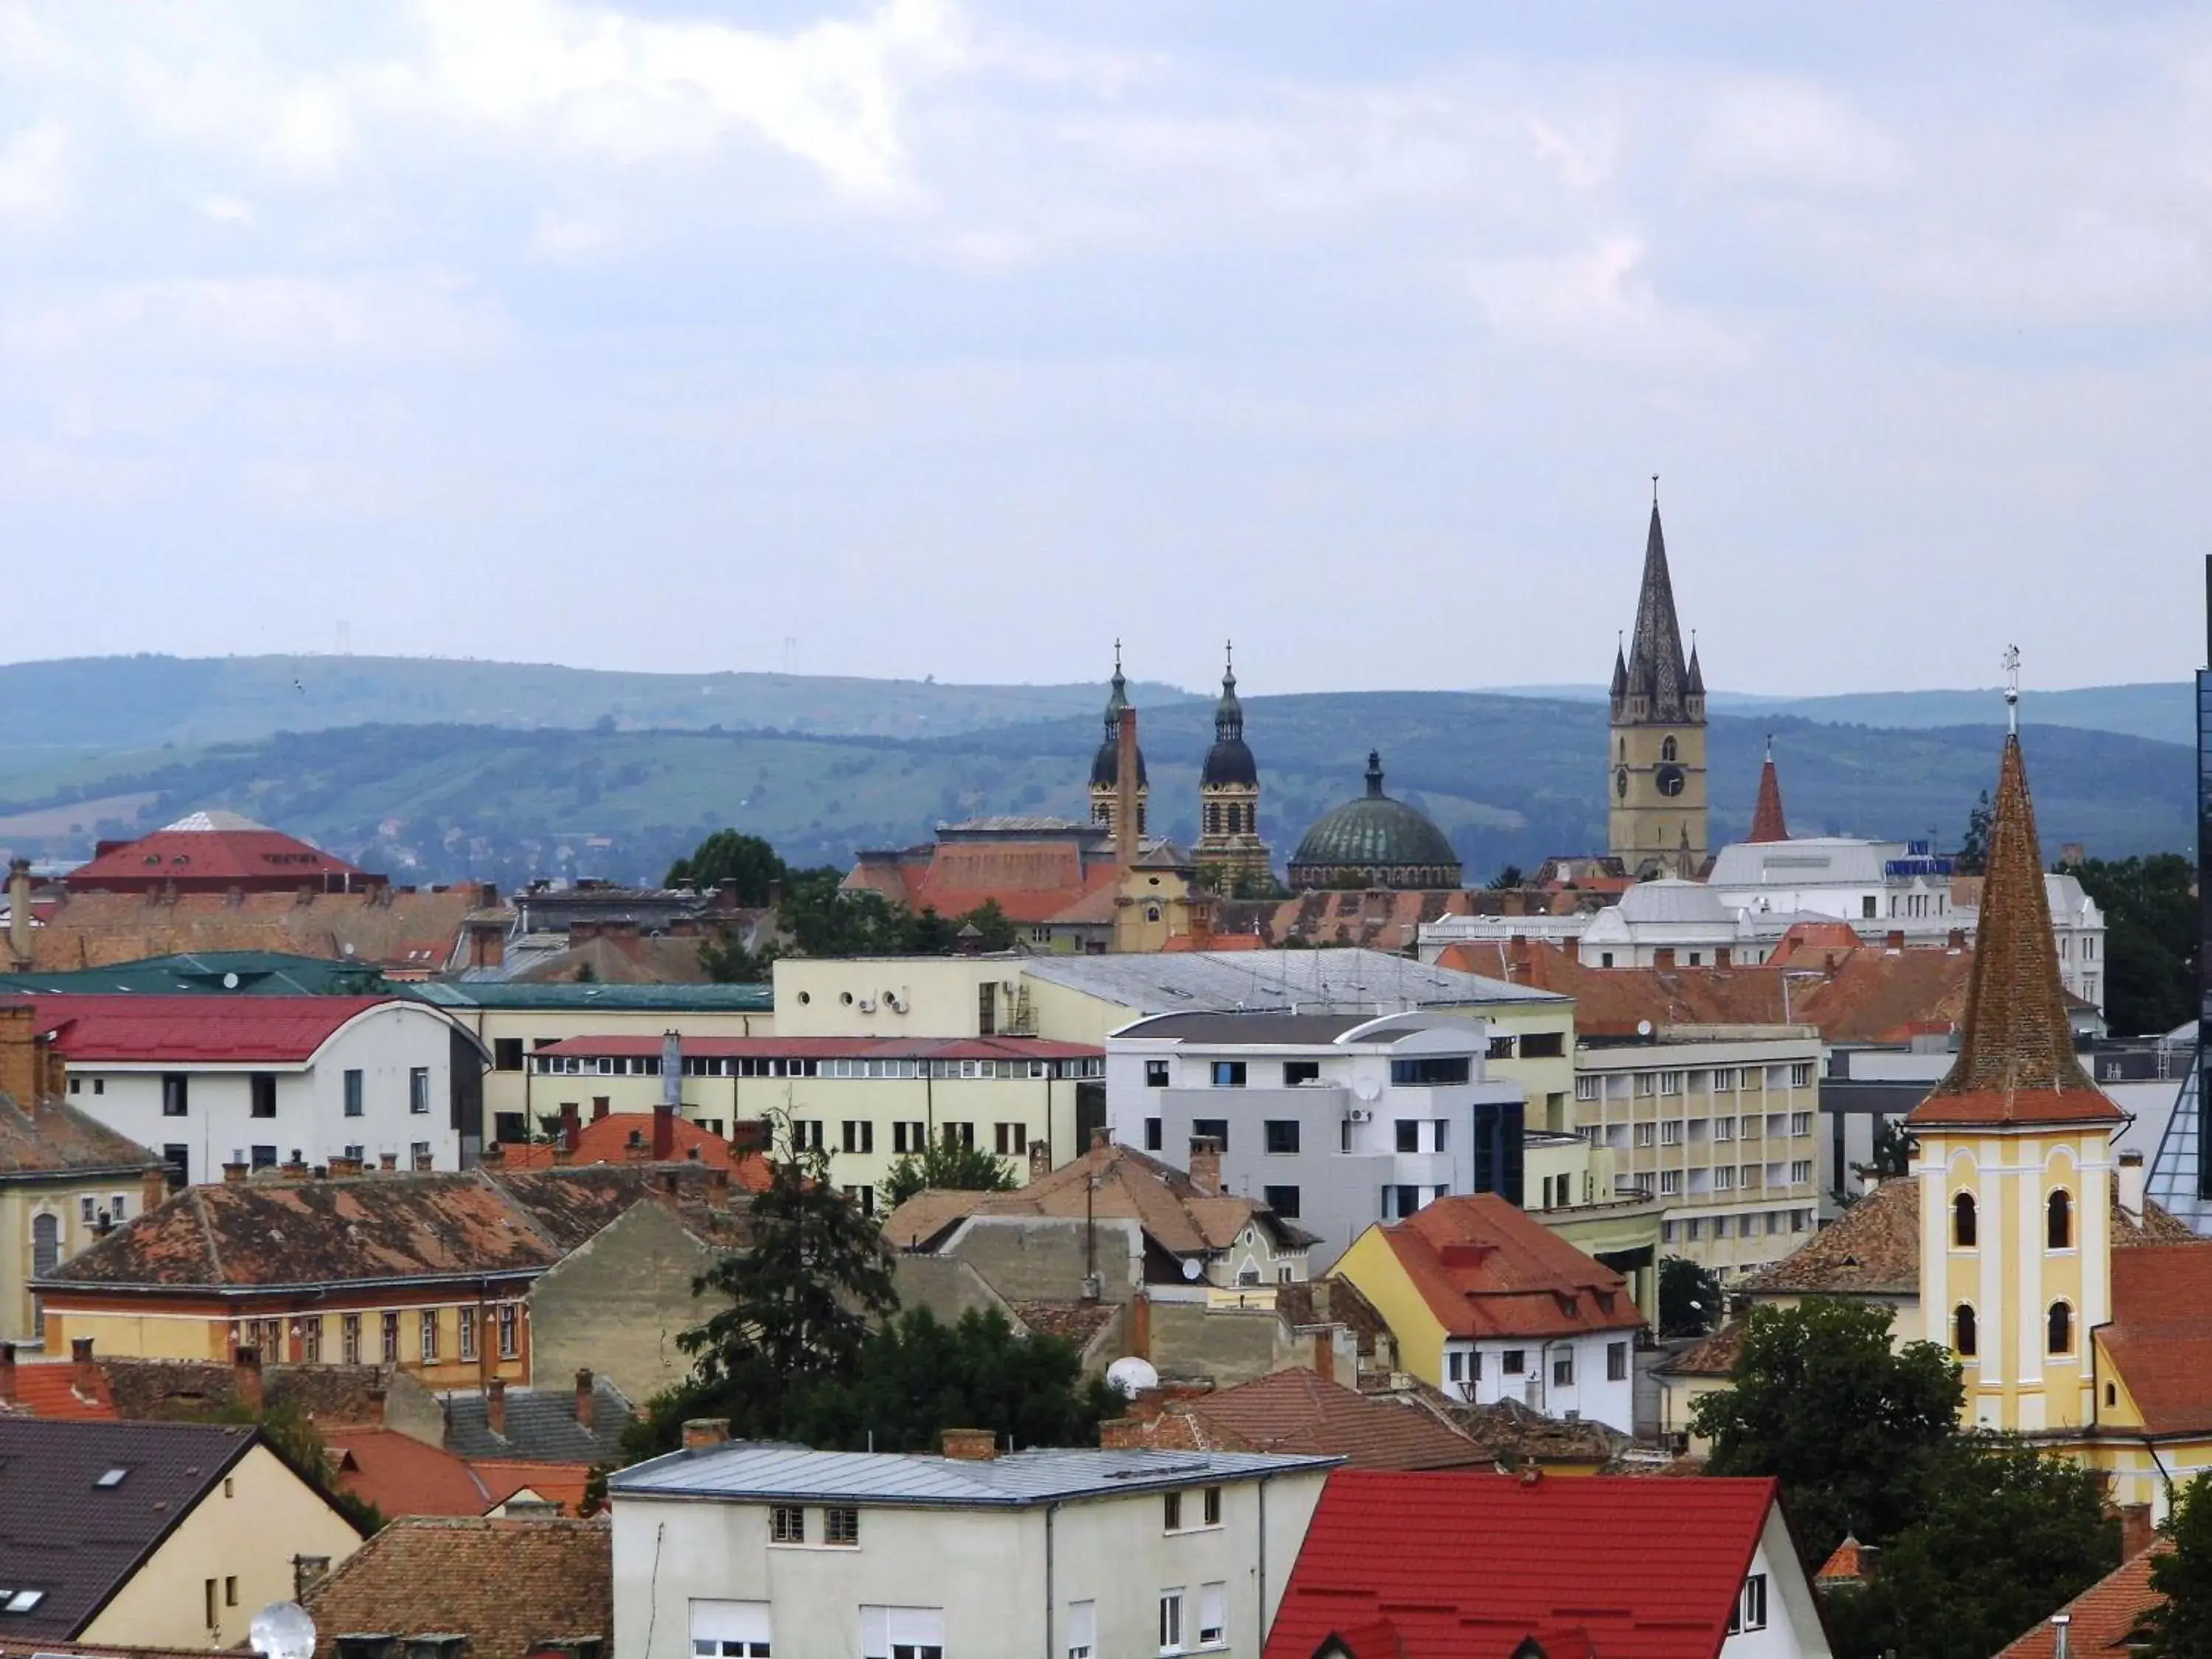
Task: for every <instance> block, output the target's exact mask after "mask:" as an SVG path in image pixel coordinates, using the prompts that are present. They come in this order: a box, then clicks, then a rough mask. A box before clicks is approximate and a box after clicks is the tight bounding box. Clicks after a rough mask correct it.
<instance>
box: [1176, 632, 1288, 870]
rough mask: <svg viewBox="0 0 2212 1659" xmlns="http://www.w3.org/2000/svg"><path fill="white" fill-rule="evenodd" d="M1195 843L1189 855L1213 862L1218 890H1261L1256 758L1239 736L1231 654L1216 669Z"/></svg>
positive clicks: (1263, 865) (1265, 859) (1263, 845)
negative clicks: (1216, 693) (1220, 881)
mask: <svg viewBox="0 0 2212 1659" xmlns="http://www.w3.org/2000/svg"><path fill="white" fill-rule="evenodd" d="M1198 799H1199V823H1200V833H1199V837H1198V845H1197V847H1196V848H1194V849H1193V854H1192V856H1193V861H1194V862H1195V863H1196V864H1197V865H1198V866H1199V867H1200V868H1201V869H1204V868H1206V867H1208V866H1212V867H1215V868H1218V869H1219V870H1220V871H1221V872H1222V874H1223V876H1224V877H1225V878H1226V879H1225V884H1224V887H1223V891H1225V892H1233V891H1237V890H1241V889H1243V888H1255V889H1256V890H1259V891H1263V892H1264V891H1265V890H1267V886H1268V884H1269V878H1270V875H1271V872H1272V860H1271V858H1270V856H1269V854H1268V851H1267V842H1264V841H1261V839H1260V763H1258V762H1257V761H1255V759H1253V758H1252V750H1251V749H1250V748H1249V746H1248V745H1247V744H1246V743H1245V741H1244V705H1243V703H1242V702H1239V701H1238V700H1237V668H1236V664H1235V661H1234V659H1231V660H1230V661H1229V662H1228V663H1227V664H1226V665H1224V667H1223V669H1222V672H1221V701H1220V702H1218V703H1216V704H1215V705H1214V707H1213V747H1212V748H1211V749H1209V750H1206V764H1205V765H1204V766H1203V767H1202V768H1200V771H1199V775H1198Z"/></svg>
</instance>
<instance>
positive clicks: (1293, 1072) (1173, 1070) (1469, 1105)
mask: <svg viewBox="0 0 2212 1659" xmlns="http://www.w3.org/2000/svg"><path fill="white" fill-rule="evenodd" d="M1489 1047H1490V1034H1489V1032H1488V1030H1487V1029H1486V1027H1485V1026H1484V1025H1483V1024H1482V1023H1481V1022H1480V1021H1478V1020H1472V1019H1468V1018H1465V1017H1463V1016H1458V1015H1453V1014H1445V1013H1439V1012H1418V1011H1417V1012H1410V1013H1398V1014H1384V1015H1380V1016H1372V1015H1361V1014H1343V1013H1315V1014H1305V1013H1295V1014H1273V1013H1268V1014H1260V1013H1206V1014H1162V1015H1157V1016H1155V1017H1153V1018H1149V1019H1140V1020H1138V1021H1136V1022H1134V1023H1133V1024H1129V1025H1126V1026H1123V1027H1122V1028H1121V1030H1118V1031H1116V1032H1115V1033H1114V1034H1113V1035H1112V1036H1109V1038H1108V1039H1107V1042H1106V1115H1107V1124H1108V1127H1109V1129H1110V1130H1111V1131H1112V1133H1113V1134H1114V1137H1115V1139H1117V1140H1121V1141H1124V1142H1126V1143H1127V1144H1128V1145H1130V1146H1141V1147H1143V1148H1144V1149H1145V1150H1146V1151H1147V1152H1158V1153H1159V1154H1161V1155H1162V1156H1164V1157H1165V1158H1169V1159H1170V1161H1174V1162H1182V1161H1183V1160H1184V1159H1186V1158H1188V1156H1189V1152H1190V1150H1191V1147H1192V1146H1193V1144H1194V1142H1202V1141H1207V1140H1211V1141H1213V1142H1216V1143H1218V1146H1219V1147H1220V1158H1221V1181H1222V1185H1223V1187H1224V1188H1225V1190H1226V1191H1229V1192H1231V1193H1237V1194H1243V1195H1245V1196H1247V1197H1249V1198H1253V1199H1256V1200H1260V1201H1261V1202H1262V1203H1264V1204H1266V1205H1267V1207H1268V1208H1269V1209H1270V1210H1272V1211H1273V1212H1274V1213H1275V1214H1276V1215H1278V1216H1279V1217H1282V1218H1285V1219H1286V1220H1291V1221H1295V1222H1296V1223H1297V1225H1299V1226H1300V1227H1303V1228H1304V1229H1305V1231H1308V1232H1310V1233H1312V1234H1314V1235H1315V1236H1316V1237H1317V1238H1318V1239H1319V1240H1320V1243H1316V1245H1315V1246H1314V1247H1313V1257H1312V1261H1313V1265H1314V1267H1315V1269H1316V1271H1321V1270H1323V1269H1325V1268H1326V1267H1328V1264H1329V1263H1330V1262H1332V1261H1334V1260H1335V1259H1336V1257H1337V1256H1338V1255H1340V1253H1341V1252H1342V1251H1343V1250H1344V1249H1346V1247H1347V1246H1349V1245H1350V1244H1351V1243H1352V1240H1353V1239H1354V1238H1356V1237H1358V1236H1359V1234H1360V1233H1361V1232H1363V1231H1365V1229H1366V1228H1367V1227H1368V1226H1370V1225H1371V1224H1373V1223H1375V1222H1376V1221H1389V1220H1396V1219H1399V1218H1402V1217H1405V1216H1409V1215H1411V1214H1413V1212H1415V1211H1416V1210H1419V1208H1420V1207H1421V1206H1423V1205H1425V1204H1427V1203H1430V1202H1431V1201H1432V1200H1436V1199H1439V1198H1443V1197H1447V1196H1449V1195H1451V1194H1461V1193H1478V1192H1495V1193H1498V1194H1503V1195H1504V1196H1505V1197H1506V1198H1508V1199H1510V1200H1512V1201H1513V1202H1515V1203H1516V1204H1517V1203H1519V1202H1520V1201H1521V1198H1522V1193H1521V1186H1522V1128H1523V1113H1524V1108H1523V1093H1522V1087H1521V1085H1519V1084H1518V1083H1507V1082H1502V1081H1498V1080H1495V1079H1490V1078H1487V1077H1486V1076H1485V1075H1484V1071H1483V1065H1484V1058H1485V1055H1486V1054H1487V1052H1488V1050H1489Z"/></svg>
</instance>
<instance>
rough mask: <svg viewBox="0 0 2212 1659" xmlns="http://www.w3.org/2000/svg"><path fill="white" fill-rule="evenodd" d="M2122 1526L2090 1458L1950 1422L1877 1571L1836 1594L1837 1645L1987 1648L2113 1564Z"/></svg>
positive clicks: (1930, 1652) (1977, 1658)
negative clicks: (1908, 1516)
mask: <svg viewBox="0 0 2212 1659" xmlns="http://www.w3.org/2000/svg"><path fill="white" fill-rule="evenodd" d="M2118 1530H2119V1523H2118V1521H2117V1520H2114V1519H2111V1518H2108V1517H2107V1516H2106V1510H2105V1498H2104V1491H2103V1486H2102V1484H2101V1482H2100V1479H2099V1477H2098V1475H2097V1474H2095V1472H2093V1470H2090V1469H2088V1468H2084V1467H2083V1466H2082V1465H2081V1464H2080V1463H2078V1462H2075V1461H2074V1460H2073V1459H2071V1458H2069V1457H2065V1456H2063V1455H2057V1454H2053V1453H2049V1452H2044V1451H2039V1450H2038V1449H2036V1448H2035V1447H2033V1446H2032V1445H2029V1444H2028V1443H2026V1442H2025V1441H2022V1440H2019V1439H2016V1438H2014V1437H2008V1436H2002V1435H1988V1434H1960V1433H1954V1435H1953V1436H1952V1437H1951V1438H1950V1440H1949V1442H1948V1443H1947V1444H1946V1445H1945V1446H1944V1447H1943V1448H1942V1449H1941V1450H1940V1451H1938V1452H1937V1453H1936V1455H1934V1456H1933V1457H1932V1458H1930V1459H1929V1460H1928V1462H1926V1464H1925V1466H1924V1468H1923V1485H1922V1488H1921V1492H1920V1494H1919V1498H1918V1504H1917V1516H1916V1518H1915V1519H1914V1520H1913V1521H1912V1522H1911V1524H1910V1525H1908V1526H1906V1527H1905V1528H1903V1530H1901V1531H1899V1532H1898V1533H1896V1534H1893V1535H1891V1536H1889V1537H1887V1538H1886V1539H1885V1540H1884V1541H1883V1543H1882V1554H1881V1571H1879V1572H1878V1573H1877V1574H1876V1575H1875V1577H1873V1579H1872V1580H1870V1581H1869V1583H1867V1584H1866V1585H1865V1586H1864V1587H1863V1589H1858V1590H1857V1591H1854V1592H1850V1593H1847V1594H1845V1595H1840V1596H1838V1597H1835V1598H1834V1599H1833V1600H1832V1601H1831V1604H1830V1613H1831V1618H1832V1622H1833V1624H1834V1625H1835V1626H1836V1634H1837V1638H1838V1641H1837V1651H1838V1655H1839V1656H1843V1659H1862V1656H1863V1659H1875V1656H1877V1655H1880V1654H1883V1653H1909V1654H1913V1655H1916V1656H1925V1659H1984V1656H1986V1655H1988V1654H1992V1653H1996V1652H1997V1651H1998V1650H2001V1649H2002V1648H2003V1647H2004V1646H2005V1644H2007V1643H2008V1642H2010V1641H2011V1640H2012V1638H2014V1637H2015V1636H2017V1635H2019V1634H2020V1632H2021V1631H2023V1630H2026V1629H2027V1628H2028V1627H2029V1626H2033V1624H2035V1622H2036V1621H2037V1620H2039V1619H2041V1618H2043V1617H2044V1616H2045V1614H2047V1613H2050V1612H2051V1609H2052V1608H2054V1607H2062V1606H2063V1605H2064V1604H2065V1603H2066V1602H2068V1601H2071V1600H2073V1598H2074V1597H2075V1596H2076V1595H2080V1594H2081V1592H2082V1591H2083V1590H2085V1589H2087V1588H2088V1587H2089V1586H2090V1585H2092V1584H2093V1583H2096V1582H2097V1580H2098V1579H2100V1578H2101V1577H2104V1576H2105V1574H2106V1573H2107V1572H2109V1571H2112V1563H2113V1562H2114V1560H2115V1559H2118V1543H2119V1541H2118ZM2191 1651H2192V1652H2195V1653H2202V1652H2204V1651H2206V1650H2204V1649H2201V1648H2199V1649H2192V1650H2191Z"/></svg>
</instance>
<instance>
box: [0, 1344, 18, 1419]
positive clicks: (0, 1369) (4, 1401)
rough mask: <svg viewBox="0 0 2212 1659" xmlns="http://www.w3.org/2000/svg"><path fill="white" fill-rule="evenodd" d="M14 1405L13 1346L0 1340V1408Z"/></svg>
mask: <svg viewBox="0 0 2212 1659" xmlns="http://www.w3.org/2000/svg"><path fill="white" fill-rule="evenodd" d="M14 1404H15V1344H14V1343H12V1342H9V1341H8V1340H4V1339H0V1406H12V1405H14Z"/></svg>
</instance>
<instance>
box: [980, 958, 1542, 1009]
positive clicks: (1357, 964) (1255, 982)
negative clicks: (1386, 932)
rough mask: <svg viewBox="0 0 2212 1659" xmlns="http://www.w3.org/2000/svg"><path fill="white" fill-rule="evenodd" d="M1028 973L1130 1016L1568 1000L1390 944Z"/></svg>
mask: <svg viewBox="0 0 2212 1659" xmlns="http://www.w3.org/2000/svg"><path fill="white" fill-rule="evenodd" d="M1021 971H1022V972H1023V973H1024V974H1026V975H1029V977H1030V978H1031V979H1041V980H1048V981H1051V982H1052V983H1053V984H1054V985H1064V986H1066V987H1067V988H1068V989H1069V990H1071V991H1081V992H1083V993H1085V994H1086V995H1089V996H1095V997H1100V998H1103V999H1104V1000H1107V1001H1109V1002H1117V1003H1119V1004H1121V1006H1123V1007H1125V1008H1127V1009H1128V1010H1130V1011H1131V1012H1133V1013H1139V1014H1173V1013H1227V1012H1231V1011H1233V1010H1238V1009H1249V1010H1255V1011H1256V1010H1261V1009H1266V1010H1272V1011H1277V1012H1285V1013H1288V1012H1291V1011H1292V1010H1293V1009H1295V1010H1297V1011H1298V1012H1304V1013H1319V1012H1322V1011H1323V1010H1338V1009H1341V1010H1345V1011H1347V1012H1363V1011H1364V1012H1376V1011H1378V1010H1379V1009H1381V1008H1382V1007H1383V1006H1385V1005H1388V1006H1392V1007H1403V1006H1411V1007H1419V1008H1453V1007H1463V1006H1469V1005H1473V1004H1480V1003H1485V1002H1565V1001H1568V1000H1570V999H1568V998H1566V997H1564V996H1561V995H1560V994H1559V993H1557V992H1555V991H1540V990H1537V989H1536V988H1535V987H1533V986H1528V985H1510V984H1508V983H1506V981H1504V980H1498V979H1486V978H1484V977H1483V976H1482V975H1480V974H1468V973H1462V972H1460V971H1459V970H1458V969H1453V968H1439V967H1437V965H1435V964H1434V963H1425V962H1417V961H1415V960H1414V959H1413V957H1401V956H1394V955H1392V954H1390V953H1389V951H1368V950H1357V949H1348V950H1340V951H1182V952H1173V953H1171V952H1167V951H1157V952H1154V951H1132V952H1129V953H1127V954H1125V955H1121V956H1102V957H1046V956H1040V957H1025V958H1024V959H1023V961H1022V964H1021Z"/></svg>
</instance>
